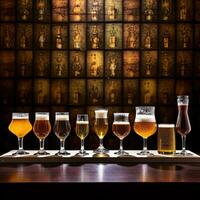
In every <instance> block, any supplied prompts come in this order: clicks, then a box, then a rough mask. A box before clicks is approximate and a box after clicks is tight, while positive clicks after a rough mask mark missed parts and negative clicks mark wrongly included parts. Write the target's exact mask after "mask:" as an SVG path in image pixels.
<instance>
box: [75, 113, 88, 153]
mask: <svg viewBox="0 0 200 200" xmlns="http://www.w3.org/2000/svg"><path fill="white" fill-rule="evenodd" d="M88 133H89V121H88V115H87V114H78V115H77V120H76V135H77V136H78V137H79V138H80V140H81V149H80V151H79V153H78V155H80V156H85V155H88V153H87V152H86V151H85V148H84V140H85V138H86V137H87V135H88Z"/></svg>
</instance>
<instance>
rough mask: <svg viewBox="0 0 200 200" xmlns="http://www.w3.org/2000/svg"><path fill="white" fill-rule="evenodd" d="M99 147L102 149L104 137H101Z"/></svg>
mask: <svg viewBox="0 0 200 200" xmlns="http://www.w3.org/2000/svg"><path fill="white" fill-rule="evenodd" d="M99 148H100V149H103V139H100V144H99Z"/></svg>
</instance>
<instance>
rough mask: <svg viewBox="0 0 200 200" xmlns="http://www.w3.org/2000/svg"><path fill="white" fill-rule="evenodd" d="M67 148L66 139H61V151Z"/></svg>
mask: <svg viewBox="0 0 200 200" xmlns="http://www.w3.org/2000/svg"><path fill="white" fill-rule="evenodd" d="M64 150H65V140H63V139H62V140H60V151H64Z"/></svg>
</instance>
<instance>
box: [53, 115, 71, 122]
mask: <svg viewBox="0 0 200 200" xmlns="http://www.w3.org/2000/svg"><path fill="white" fill-rule="evenodd" d="M56 121H69V115H56Z"/></svg>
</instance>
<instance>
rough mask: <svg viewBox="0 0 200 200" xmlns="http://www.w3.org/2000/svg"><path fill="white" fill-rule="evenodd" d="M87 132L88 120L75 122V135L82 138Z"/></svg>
mask: <svg viewBox="0 0 200 200" xmlns="http://www.w3.org/2000/svg"><path fill="white" fill-rule="evenodd" d="M88 133H89V122H88V121H77V122H76V135H77V136H78V137H79V138H80V139H81V140H84V139H85V138H86V137H87V135H88Z"/></svg>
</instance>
